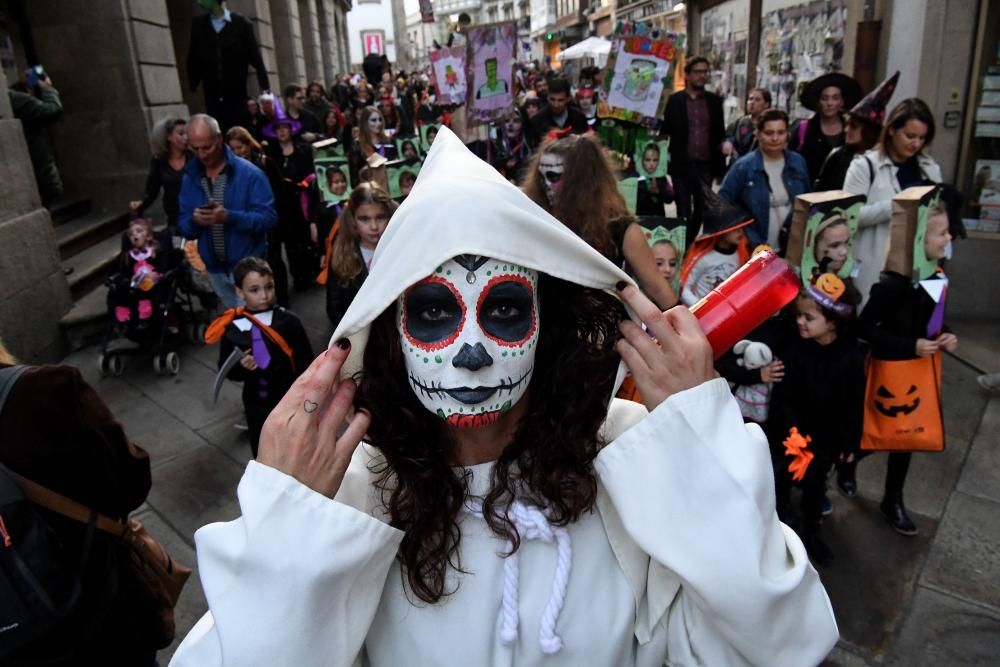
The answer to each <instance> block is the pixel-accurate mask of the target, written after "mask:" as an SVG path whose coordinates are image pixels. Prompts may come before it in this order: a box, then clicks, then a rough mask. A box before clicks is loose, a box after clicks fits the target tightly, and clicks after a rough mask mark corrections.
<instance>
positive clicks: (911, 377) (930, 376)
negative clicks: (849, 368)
mask: <svg viewBox="0 0 1000 667" xmlns="http://www.w3.org/2000/svg"><path fill="white" fill-rule="evenodd" d="M867 375H868V380H867V389H866V390H865V418H864V419H865V421H864V432H863V434H862V436H861V449H865V450H869V451H880V452H940V451H942V450H944V419H943V418H942V416H941V353H940V352H938V353H937V354H935V355H933V356H930V357H919V358H917V359H907V360H905V361H886V360H884V359H873V358H872V357H871V356H869V357H868V362H867Z"/></svg>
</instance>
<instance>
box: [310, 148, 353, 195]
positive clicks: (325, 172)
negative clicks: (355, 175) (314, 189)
mask: <svg viewBox="0 0 1000 667" xmlns="http://www.w3.org/2000/svg"><path fill="white" fill-rule="evenodd" d="M315 165H316V184H317V185H318V186H319V192H320V198H321V199H322V200H323V201H325V202H328V203H335V202H341V201H344V200H345V199H347V198H348V197H350V196H351V171H350V169H348V168H347V159H346V158H342V157H324V158H319V159H317V160H315Z"/></svg>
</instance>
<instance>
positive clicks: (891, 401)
mask: <svg viewBox="0 0 1000 667" xmlns="http://www.w3.org/2000/svg"><path fill="white" fill-rule="evenodd" d="M875 395H876V396H877V397H878V398H876V399H875V409H876V410H878V411H879V412H881V413H882V414H883V415H885V416H886V417H898V416H899V415H903V416H906V415H909V414H912V413H913V412H914V411H915V410H916V409H917V408H919V407H920V397H919V396H918V395H917V386H916V385H913V384H911V385H910V388H909V389H907V390H906V391H905V392H898V393H895V394H894V393H893V392H891V391H889V389H888V388H887V387H886V386H885V385H884V384H883V385H879V387H878V389H876V390H875ZM880 399H881V400H880Z"/></svg>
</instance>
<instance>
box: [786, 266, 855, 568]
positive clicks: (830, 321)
mask: <svg viewBox="0 0 1000 667" xmlns="http://www.w3.org/2000/svg"><path fill="white" fill-rule="evenodd" d="M828 265H829V261H826V262H824V265H823V269H821V270H825V269H828V268H829V266H828ZM860 300H861V299H860V295H859V294H858V293H857V291H856V290H855V289H854V287H853V286H851V285H850V284H849V283H847V284H845V282H844V281H842V280H841V279H840V278H838V277H837V275H836V274H835V273H829V272H824V273H820V274H818V275H817V276H815V277H814V278H812V279H811V281H810V284H809V286H807V287H806V288H804V289H803V290H802V292H801V293H800V294H799V297H798V299H797V300H796V301H795V304H794V310H793V312H794V315H795V333H796V334H797V335H790V336H786V337H784V338H783V339H781V340H772V341H771V347H772V351H773V352H774V353H775V355H776V356H778V357H780V358H781V359H782V361H783V362H784V378H783V380H782V381H781V382H778V383H776V384H775V385H774V388H773V391H772V393H771V403H770V413H769V415H768V420H767V432H768V437H769V440H770V443H771V456H772V460H773V461H774V478H775V489H776V495H777V503H778V514H779V516H786V517H789V520H791V509H790V498H789V492H790V487H791V480H792V479H793V478H794V479H796V480H801V484H802V521H801V523H800V528H799V534H800V535H801V536H802V541H803V543H804V544H805V547H806V550H807V551H808V552H809V555H810V557H811V558H812V559H813V562H814V563H816V564H817V565H827V564H829V563H830V562H831V561H832V560H833V553H832V552H831V551H830V548H829V547H828V546H827V545H826V543H825V542H824V541H823V540H822V538H821V537H820V529H821V524H822V520H823V502H824V501H823V499H824V498H825V496H826V475H827V473H828V472H829V470H830V468H831V466H833V465H834V463H835V462H836V461H837V460H838V459H840V458H842V456H843V455H845V454H847V453H854V452H856V451H857V447H858V444H859V443H860V441H861V418H862V406H863V402H864V393H865V370H864V357H863V355H862V353H861V351H860V349H859V348H858V341H857V338H855V337H854V335H853V334H852V330H853V326H852V321H853V320H854V317H855V307H856V306H857V304H858V302H859V301H860ZM792 429H795V432H794V433H793V431H792ZM797 436H799V437H801V438H803V439H807V441H808V444H807V445H806V446H805V450H806V453H803V454H800V455H799V457H798V458H799V459H802V458H803V457H805V458H808V457H809V456H810V455H811V457H812V459H811V461H808V462H806V461H803V460H800V461H793V463H796V464H798V465H803V464H805V463H807V464H808V467H806V469H805V471H804V474H803V473H802V471H801V470H799V469H796V468H797V466H793V469H795V472H794V475H793V476H790V473H789V458H788V457H787V456H786V452H787V451H789V449H790V448H791V449H792V451H795V452H797V451H798V450H797V448H795V445H796V444H800V443H801V442H802V441H798V443H797V442H796V441H797V439H798V438H797Z"/></svg>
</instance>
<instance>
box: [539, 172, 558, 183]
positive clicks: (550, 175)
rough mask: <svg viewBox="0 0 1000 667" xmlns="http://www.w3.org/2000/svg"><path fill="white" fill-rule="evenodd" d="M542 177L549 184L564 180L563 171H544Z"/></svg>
mask: <svg viewBox="0 0 1000 667" xmlns="http://www.w3.org/2000/svg"><path fill="white" fill-rule="evenodd" d="M542 176H544V177H545V180H546V181H548V182H549V183H558V182H559V181H560V180H562V172H561V171H543V172H542Z"/></svg>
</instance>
